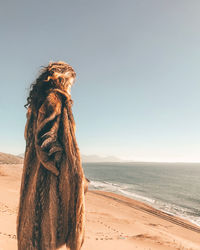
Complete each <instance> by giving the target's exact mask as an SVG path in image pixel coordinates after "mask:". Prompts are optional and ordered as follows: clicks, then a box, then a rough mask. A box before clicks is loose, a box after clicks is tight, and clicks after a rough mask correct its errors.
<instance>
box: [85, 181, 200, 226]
mask: <svg viewBox="0 0 200 250" xmlns="http://www.w3.org/2000/svg"><path fill="white" fill-rule="evenodd" d="M89 189H90V190H102V191H109V192H114V193H117V194H121V195H124V196H127V197H129V198H133V199H136V200H139V201H142V202H144V203H147V204H149V205H151V206H152V207H154V208H156V209H159V210H161V211H163V212H165V213H168V214H171V215H174V216H178V217H180V218H183V219H186V220H188V221H190V222H192V223H193V224H195V225H197V226H200V218H199V217H198V216H197V215H195V212H194V211H192V209H187V208H183V207H180V206H178V205H176V204H171V203H167V202H163V201H161V200H157V199H153V198H152V197H151V198H150V197H146V196H144V195H142V194H138V193H136V191H137V190H139V189H138V186H136V185H135V186H134V185H133V184H125V183H112V182H106V181H103V182H101V181H94V180H91V181H90V185H89ZM140 190H141V189H140Z"/></svg>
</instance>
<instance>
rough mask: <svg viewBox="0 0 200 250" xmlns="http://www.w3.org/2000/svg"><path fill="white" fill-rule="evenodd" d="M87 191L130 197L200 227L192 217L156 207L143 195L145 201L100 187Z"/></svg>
mask: <svg viewBox="0 0 200 250" xmlns="http://www.w3.org/2000/svg"><path fill="white" fill-rule="evenodd" d="M89 191H91V192H93V191H94V192H95V191H97V192H98V191H100V192H105V193H111V194H117V195H119V196H122V197H126V198H129V199H131V200H133V201H135V202H139V203H141V204H144V205H147V206H149V207H151V208H153V209H155V210H158V211H160V212H163V213H164V214H166V215H169V216H174V217H177V218H179V219H181V220H184V221H186V222H188V223H191V224H192V225H193V226H196V227H199V228H200V224H198V223H197V222H195V221H194V220H192V219H189V218H188V217H187V216H181V215H179V214H174V213H173V212H169V211H166V210H164V209H160V208H159V207H157V206H154V205H153V204H152V203H151V202H150V201H148V199H151V198H148V197H144V198H146V201H145V199H144V200H142V198H141V199H139V198H138V199H137V198H136V197H134V195H133V197H131V196H129V195H126V194H121V193H120V192H112V191H105V190H100V189H90V188H89Z"/></svg>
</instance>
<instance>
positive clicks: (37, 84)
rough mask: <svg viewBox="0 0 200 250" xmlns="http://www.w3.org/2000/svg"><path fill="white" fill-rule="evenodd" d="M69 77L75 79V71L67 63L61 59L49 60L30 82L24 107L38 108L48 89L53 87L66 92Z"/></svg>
mask: <svg viewBox="0 0 200 250" xmlns="http://www.w3.org/2000/svg"><path fill="white" fill-rule="evenodd" d="M71 77H73V78H74V79H75V77H76V73H75V71H74V69H73V68H72V67H71V66H70V65H69V64H67V63H65V62H62V61H58V62H50V63H49V65H48V66H47V67H43V69H42V70H41V74H40V75H39V77H38V78H37V79H36V80H35V81H34V82H33V83H32V84H31V86H30V92H29V96H28V98H27V103H26V104H25V105H24V107H25V108H28V107H31V108H32V109H33V110H34V111H35V110H38V108H39V107H40V106H41V104H42V103H43V101H44V99H45V97H46V96H47V94H48V93H49V91H51V90H52V89H54V88H59V89H61V90H63V91H65V92H66V94H68V93H67V88H68V87H69V85H71V83H70V82H69V79H70V78H71Z"/></svg>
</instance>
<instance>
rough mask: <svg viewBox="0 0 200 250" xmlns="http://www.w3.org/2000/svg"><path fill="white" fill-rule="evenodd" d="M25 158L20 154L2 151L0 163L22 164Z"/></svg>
mask: <svg viewBox="0 0 200 250" xmlns="http://www.w3.org/2000/svg"><path fill="white" fill-rule="evenodd" d="M23 160H24V159H23V158H22V157H20V156H16V155H12V154H6V153H1V152H0V164H20V163H23Z"/></svg>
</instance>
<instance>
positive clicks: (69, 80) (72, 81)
mask: <svg viewBox="0 0 200 250" xmlns="http://www.w3.org/2000/svg"><path fill="white" fill-rule="evenodd" d="M67 82H68V87H67V92H68V94H69V95H71V87H72V85H73V84H74V82H75V78H74V77H70V78H69V79H68V81H67Z"/></svg>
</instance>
